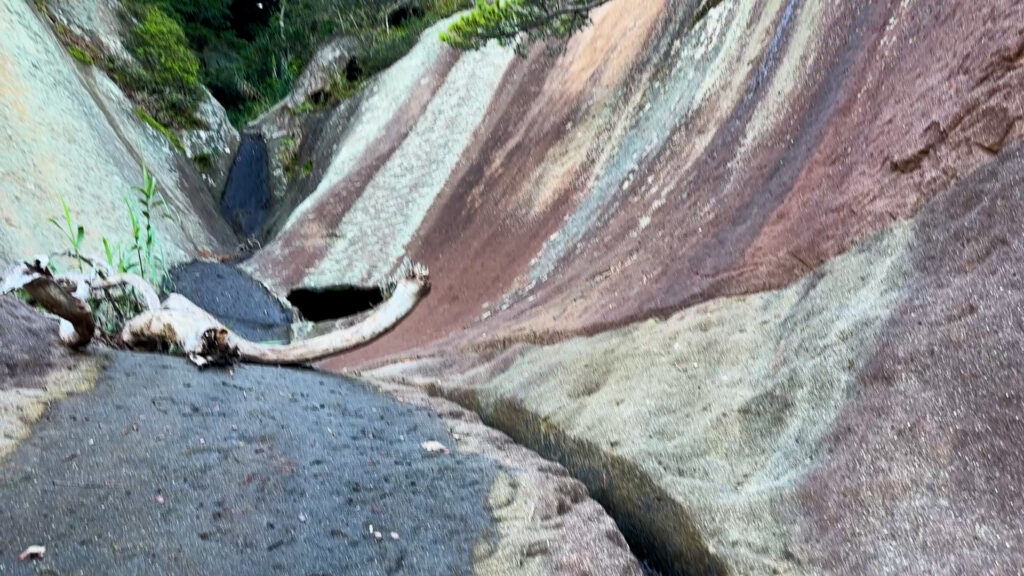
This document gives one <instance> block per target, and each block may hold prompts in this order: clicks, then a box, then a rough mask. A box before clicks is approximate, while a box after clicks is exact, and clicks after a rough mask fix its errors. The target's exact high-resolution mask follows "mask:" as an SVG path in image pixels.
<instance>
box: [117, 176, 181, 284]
mask: <svg viewBox="0 0 1024 576" xmlns="http://www.w3.org/2000/svg"><path fill="white" fill-rule="evenodd" d="M133 192H134V197H132V196H127V197H125V199H124V202H125V206H126V207H127V208H128V218H129V222H130V224H131V229H132V236H131V238H130V243H129V244H128V245H127V247H126V250H127V251H128V253H129V254H130V255H131V264H126V265H125V266H126V267H127V269H128V270H132V271H135V272H136V273H137V274H138V275H139V276H142V277H143V278H145V279H146V280H149V281H150V283H152V284H153V285H154V286H161V285H162V284H163V281H164V277H165V276H166V275H167V267H166V265H165V263H164V259H163V254H162V249H161V246H160V242H159V238H158V236H157V229H156V225H155V222H154V219H155V218H156V217H157V216H158V214H157V212H158V211H160V212H162V216H164V217H168V218H169V217H170V213H169V212H168V210H167V203H166V202H165V201H164V199H163V197H162V196H161V195H160V192H159V190H158V189H157V184H156V179H155V178H153V175H152V174H151V173H150V172H149V170H148V169H147V168H146V167H145V165H143V167H142V186H141V187H137V188H133ZM108 252H111V250H108ZM111 253H112V252H111ZM108 260H109V259H108Z"/></svg>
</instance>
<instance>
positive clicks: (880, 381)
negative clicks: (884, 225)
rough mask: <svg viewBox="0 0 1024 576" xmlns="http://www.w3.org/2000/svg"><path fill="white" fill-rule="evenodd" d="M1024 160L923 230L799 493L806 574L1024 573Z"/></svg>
mask: <svg viewBox="0 0 1024 576" xmlns="http://www.w3.org/2000/svg"><path fill="white" fill-rule="evenodd" d="M1022 218H1024V144H1017V145H1014V146H1013V147H1012V148H1011V149H1009V150H1006V151H1004V152H1003V153H1002V154H1001V155H1000V156H999V157H998V158H997V159H995V160H994V161H993V162H992V163H991V164H990V165H988V166H986V167H984V168H981V169H979V170H978V171H976V172H975V173H974V174H972V175H970V176H968V177H967V178H965V179H964V180H963V181H962V182H960V183H958V184H957V185H955V187H954V188H953V190H951V191H950V192H947V193H946V194H945V195H943V196H940V197H938V198H936V199H935V200H934V201H933V202H932V203H931V204H929V205H928V206H927V207H926V208H925V209H924V210H922V212H921V214H920V215H919V216H918V218H917V219H916V230H915V237H914V246H913V249H912V250H911V252H910V255H909V260H910V264H911V265H912V266H913V269H914V270H915V274H914V276H913V277H912V278H911V279H910V281H909V282H907V284H906V285H905V286H904V287H903V289H902V291H901V296H902V297H901V300H900V302H899V305H898V306H897V307H896V309H895V310H894V311H893V312H892V314H890V315H889V318H888V320H887V322H886V324H885V325H884V326H883V327H882V328H881V330H880V334H879V336H878V343H877V352H876V353H875V354H873V355H872V356H870V360H869V361H868V362H867V363H866V365H865V366H864V367H863V369H862V370H860V372H859V374H858V377H857V380H858V382H857V384H858V386H857V388H856V389H855V390H856V393H855V394H854V395H852V397H851V398H850V401H849V402H848V403H847V404H846V405H844V407H843V410H842V412H841V413H840V416H839V419H838V420H837V421H836V423H835V425H834V426H833V431H832V433H831V434H830V435H829V438H828V442H827V443H826V444H825V446H824V447H823V456H822V462H821V465H820V467H819V468H818V469H817V470H815V471H814V473H813V474H811V475H810V476H809V477H808V478H807V479H805V480H804V482H802V486H801V493H800V497H801V500H802V501H804V502H805V503H806V506H807V508H806V513H807V515H806V518H807V519H808V521H807V522H806V524H805V525H803V529H804V535H803V537H804V540H805V542H806V543H807V544H806V545H807V553H808V558H809V561H813V562H814V563H815V564H818V563H820V564H818V565H820V566H823V567H826V568H828V569H831V570H835V571H838V572H848V573H849V572H875V573H883V572H884V573H890V574H907V573H920V574H1012V573H1014V572H1017V571H1019V570H1020V565H1021V558H1024V521H1022V519H1021V518H1020V514H1019V513H1018V511H1019V510H1020V509H1021V507H1022V506H1024V487H1022V486H1021V483H1020V482H1019V478H1020V477H1021V474H1022V473H1024V411H1022V402H1024V387H1022V386H1024V278H1022V275H1024V235H1022V234H1021V222H1022V221H1024V220H1022Z"/></svg>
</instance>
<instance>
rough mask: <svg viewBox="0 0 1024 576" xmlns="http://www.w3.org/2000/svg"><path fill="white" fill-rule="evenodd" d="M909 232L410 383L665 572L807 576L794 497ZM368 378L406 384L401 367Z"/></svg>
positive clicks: (901, 279)
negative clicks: (471, 414) (748, 285)
mask: <svg viewBox="0 0 1024 576" xmlns="http://www.w3.org/2000/svg"><path fill="white" fill-rule="evenodd" d="M911 238H912V232H911V228H910V226H908V225H905V224H901V225H899V226H897V227H895V228H893V229H891V230H889V231H887V232H885V233H883V234H881V235H879V236H878V237H876V238H873V239H871V240H869V241H867V242H866V243H864V244H863V245H862V246H859V247H857V248H856V249H854V250H853V251H851V252H849V253H847V254H844V255H843V256H840V257H838V258H836V259H834V260H833V261H831V262H830V263H828V264H826V265H824V266H822V267H821V268H820V269H819V270H817V271H815V272H814V273H813V274H810V275H808V276H807V277H805V278H804V279H802V280H801V281H800V282H798V283H796V284H794V285H792V286H791V287H789V288H786V289H783V290H779V291H774V292H765V293H761V294H756V295H751V296H744V297H731V298H724V299H719V300H714V301H711V302H707V303H705V304H702V305H699V306H695V307H693V308H690V309H688V310H685V311H683V312H680V313H678V314H676V315H674V316H672V317H671V318H669V319H667V320H664V321H656V320H649V321H645V322H641V323H637V324H631V325H629V326H626V327H623V328H620V329H616V330H612V331H609V332H606V333H603V334H600V335H597V336H593V337H587V338H574V339H571V340H567V341H565V342H562V343H559V344H554V345H550V346H535V347H523V346H519V347H516V348H512V349H510V350H509V351H507V352H505V353H503V354H502V355H499V356H497V357H494V358H493V359H491V360H490V361H489V362H485V363H483V364H481V365H479V366H477V367H476V368H474V369H472V370H468V371H466V366H464V365H462V366H460V365H458V364H453V365H452V368H451V369H450V370H445V369H444V368H443V367H441V368H440V369H439V371H438V370H437V369H435V370H434V375H433V376H434V377H433V378H431V377H429V376H428V377H427V378H426V379H422V378H421V379H420V380H419V382H420V383H421V384H422V383H424V382H434V383H433V384H432V387H433V388H434V389H435V391H436V392H437V393H440V394H442V395H445V396H447V397H449V398H451V399H453V400H456V401H459V402H462V403H464V404H466V405H469V406H473V407H475V408H476V409H477V410H478V411H479V412H480V413H481V415H482V417H483V418H484V420H485V422H487V423H488V424H491V425H493V426H495V427H497V428H499V429H501V430H502V431H504V432H506V433H508V434H509V435H511V436H512V437H513V438H514V439H516V440H517V441H519V442H521V443H523V444H525V445H526V446H529V447H530V448H532V449H534V450H537V451H538V452H540V453H541V454H542V455H544V456H546V457H548V458H552V459H555V460H558V461H560V462H561V463H562V464H564V465H565V466H566V467H567V468H569V469H570V471H572V472H573V474H574V475H575V476H577V477H578V478H580V479H582V480H583V481H584V482H585V483H586V484H587V485H588V488H589V489H590V492H591V495H592V496H594V497H595V498H596V499H597V500H599V501H600V502H602V503H603V504H604V505H605V507H606V509H608V510H609V511H610V513H611V514H612V516H613V517H615V518H616V520H617V521H618V523H619V526H620V527H621V528H622V529H623V533H624V534H625V535H626V537H627V538H628V539H630V540H631V544H633V545H634V546H635V547H637V548H638V549H640V550H642V552H643V553H644V555H645V556H648V557H650V558H652V559H654V560H656V564H657V565H659V566H660V567H662V568H664V569H667V570H668V571H669V572H670V573H679V574H689V573H698V574H699V573H709V572H707V571H708V570H712V572H711V573H714V572H713V571H714V570H722V569H724V570H727V571H729V573H737V574H763V573H773V571H775V570H778V571H781V572H777V573H803V572H804V571H808V572H811V573H813V572H814V569H813V567H808V566H806V565H803V564H802V563H801V558H800V557H799V556H797V555H796V554H798V553H799V548H798V543H799V542H800V537H799V536H798V534H797V532H798V531H797V529H796V526H797V524H796V519H797V518H799V517H800V515H801V514H802V504H801V502H800V501H799V500H798V499H797V498H796V497H795V493H796V492H797V490H798V488H799V485H800V482H801V481H803V480H804V479H805V478H806V477H807V475H808V473H809V472H810V471H811V470H813V469H814V468H815V467H816V466H818V465H819V463H821V462H823V461H826V460H827V459H828V458H829V456H828V454H827V453H826V452H824V451H823V450H822V446H823V443H824V441H825V439H826V438H827V437H828V435H829V434H830V433H831V432H832V430H833V426H834V422H835V419H836V417H837V415H838V414H839V413H840V411H841V409H842V408H843V406H844V403H845V402H846V401H847V399H848V398H849V397H850V396H851V395H852V394H855V393H856V390H857V377H858V373H859V371H860V369H861V368H862V367H863V366H864V364H865V363H866V362H868V361H869V360H870V358H871V357H872V356H873V354H874V353H875V350H876V344H877V338H876V336H877V334H878V333H879V330H880V329H881V328H882V327H883V326H885V324H886V322H887V321H888V319H889V317H890V315H891V313H892V311H893V310H894V309H895V307H896V306H897V304H898V302H899V299H900V296H901V294H902V292H901V291H902V290H903V289H904V287H905V286H906V281H907V277H908V274H909V269H908V264H907V257H906V251H907V248H906V247H907V245H908V243H909V242H910V240H911ZM423 371H424V370H423V368H422V367H421V366H416V365H410V372H409V374H410V375H415V374H420V373H422V372H423ZM430 371H431V370H429V369H428V370H426V372H428V374H429V372H430ZM460 372H462V374H461V375H460V374H459V373H460ZM380 375H381V376H382V377H390V378H395V377H399V378H401V377H402V376H403V372H402V370H401V365H398V366H393V367H391V368H387V369H385V370H382V371H381V372H380Z"/></svg>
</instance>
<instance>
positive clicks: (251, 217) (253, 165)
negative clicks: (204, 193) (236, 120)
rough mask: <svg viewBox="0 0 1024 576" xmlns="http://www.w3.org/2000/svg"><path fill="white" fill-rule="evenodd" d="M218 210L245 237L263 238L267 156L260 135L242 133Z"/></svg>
mask: <svg viewBox="0 0 1024 576" xmlns="http://www.w3.org/2000/svg"><path fill="white" fill-rule="evenodd" d="M220 207H221V213H222V214H223V215H224V218H225V219H226V220H227V221H228V222H229V223H230V224H231V225H232V226H233V227H234V228H235V231H236V232H238V233H239V235H241V236H242V237H244V238H256V239H260V238H262V237H263V225H264V224H265V223H266V219H267V211H268V210H269V209H270V157H269V156H268V154H267V143H266V142H265V141H264V140H263V137H262V136H260V135H259V134H256V133H252V132H246V133H243V134H242V141H241V144H239V146H238V155H237V156H236V157H235V163H234V165H232V167H231V173H230V174H228V180H227V184H226V185H225V188H224V194H223V196H222V197H221V201H220Z"/></svg>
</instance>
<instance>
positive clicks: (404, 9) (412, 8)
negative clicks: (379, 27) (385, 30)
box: [388, 4, 427, 28]
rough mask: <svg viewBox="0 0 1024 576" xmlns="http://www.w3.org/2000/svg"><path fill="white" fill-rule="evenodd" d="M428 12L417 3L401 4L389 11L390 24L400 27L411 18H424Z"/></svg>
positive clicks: (393, 26)
mask: <svg viewBox="0 0 1024 576" xmlns="http://www.w3.org/2000/svg"><path fill="white" fill-rule="evenodd" d="M426 14H427V13H426V12H425V11H424V10H423V8H421V7H420V6H418V5H415V4H410V5H408V6H399V7H398V8H395V9H394V10H392V11H391V12H388V26H390V27H392V28H398V27H401V26H404V25H405V24H406V23H407V22H409V21H410V20H414V19H419V18H423V17H424V16H426Z"/></svg>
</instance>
